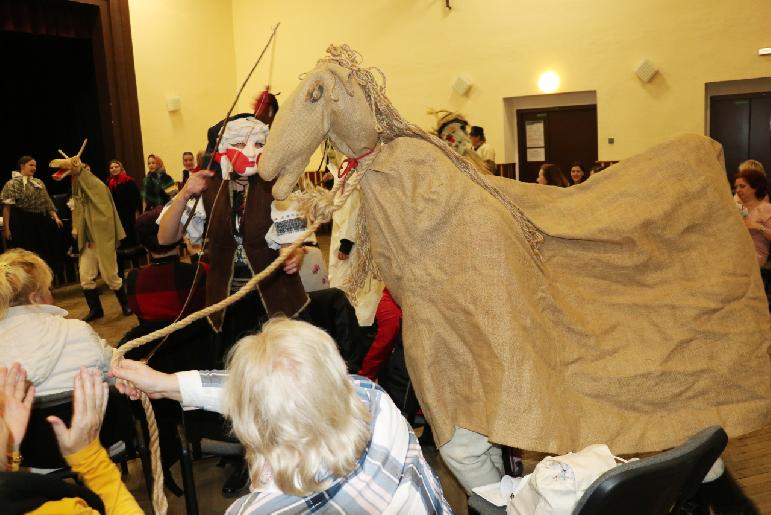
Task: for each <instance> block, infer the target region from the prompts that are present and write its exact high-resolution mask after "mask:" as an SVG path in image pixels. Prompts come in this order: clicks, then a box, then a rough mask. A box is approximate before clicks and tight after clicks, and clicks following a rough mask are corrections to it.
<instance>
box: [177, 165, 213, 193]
mask: <svg viewBox="0 0 771 515" xmlns="http://www.w3.org/2000/svg"><path fill="white" fill-rule="evenodd" d="M213 176H214V172H212V171H211V170H200V171H199V172H196V173H194V174H192V175H190V178H188V180H187V182H186V183H185V185H184V186H183V187H182V195H183V196H184V198H185V199H189V198H192V197H197V196H199V195H200V194H201V193H202V192H203V191H205V190H206V188H207V187H208V186H209V179H210V178H211V177H213Z"/></svg>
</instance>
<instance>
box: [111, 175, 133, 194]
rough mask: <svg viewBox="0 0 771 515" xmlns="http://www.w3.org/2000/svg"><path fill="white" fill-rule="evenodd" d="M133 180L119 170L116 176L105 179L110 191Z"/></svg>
mask: <svg viewBox="0 0 771 515" xmlns="http://www.w3.org/2000/svg"><path fill="white" fill-rule="evenodd" d="M133 180H134V179H132V178H131V176H130V175H129V174H127V173H126V170H121V171H120V173H119V174H118V175H111V176H110V178H109V179H107V187H108V188H110V191H115V188H117V187H118V186H120V185H121V184H124V183H126V182H130V181H133Z"/></svg>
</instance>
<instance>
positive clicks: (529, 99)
mask: <svg viewBox="0 0 771 515" xmlns="http://www.w3.org/2000/svg"><path fill="white" fill-rule="evenodd" d="M585 105H594V106H596V108H597V148H598V149H599V143H600V132H599V129H600V127H599V125H600V124H599V118H600V107H599V105H598V104H597V92H596V91H569V92H565V93H552V94H549V95H524V96H518V97H504V98H503V118H504V126H503V135H504V157H505V162H506V163H517V167H516V172H517V176H516V178H517V180H519V171H520V169H521V166H520V162H519V143H518V141H519V140H518V129H517V111H518V110H520V109H548V108H552V107H560V106H585Z"/></svg>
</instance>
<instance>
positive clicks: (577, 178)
mask: <svg viewBox="0 0 771 515" xmlns="http://www.w3.org/2000/svg"><path fill="white" fill-rule="evenodd" d="M584 179H586V171H585V170H584V165H582V164H581V163H579V162H577V161H576V162H575V163H573V164H572V165H570V185H571V186H575V185H576V184H581V183H582V182H584Z"/></svg>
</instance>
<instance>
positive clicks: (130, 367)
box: [109, 359, 227, 413]
mask: <svg viewBox="0 0 771 515" xmlns="http://www.w3.org/2000/svg"><path fill="white" fill-rule="evenodd" d="M109 375H110V376H111V377H115V378H117V379H122V380H123V381H116V383H115V387H116V388H117V389H118V391H120V392H121V393H124V394H126V395H128V396H129V397H131V398H132V399H135V400H136V399H138V398H139V393H140V391H142V392H145V393H146V394H147V396H148V397H150V398H151V399H173V400H176V401H180V402H181V403H182V405H183V406H185V407H186V408H200V409H204V410H207V411H214V412H217V413H222V407H221V406H222V392H223V387H224V384H225V379H226V378H227V372H226V371H221V370H208V371H198V370H188V371H185V372H177V373H176V374H164V373H163V372H158V371H157V370H153V369H152V368H150V367H149V366H147V365H146V364H144V363H141V362H139V361H133V360H130V359H124V360H121V362H120V363H119V364H118V366H117V367H114V368H112V369H111V370H110V372H109ZM125 381H127V382H129V383H131V385H128V384H126V382H125Z"/></svg>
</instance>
